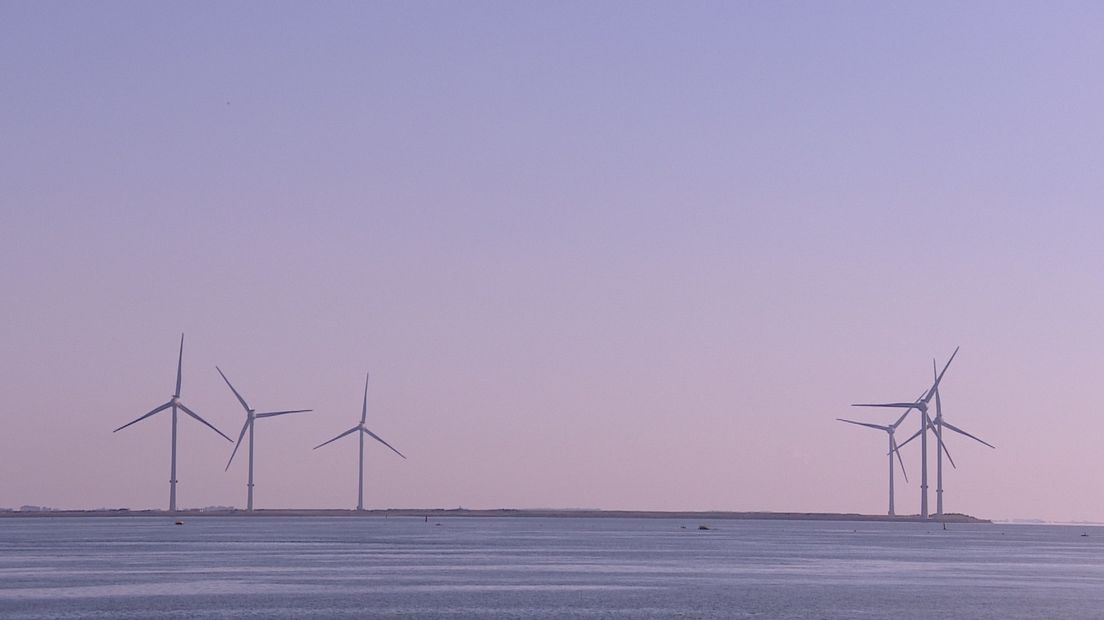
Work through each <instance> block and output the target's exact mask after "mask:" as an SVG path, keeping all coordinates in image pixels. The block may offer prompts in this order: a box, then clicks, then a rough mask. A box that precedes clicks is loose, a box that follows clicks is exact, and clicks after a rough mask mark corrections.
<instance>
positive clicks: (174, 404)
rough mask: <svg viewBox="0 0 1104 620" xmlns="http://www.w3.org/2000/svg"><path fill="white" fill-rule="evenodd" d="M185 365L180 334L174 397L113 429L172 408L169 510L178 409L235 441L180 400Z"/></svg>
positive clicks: (173, 502) (173, 485)
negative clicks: (181, 379) (182, 371)
mask: <svg viewBox="0 0 1104 620" xmlns="http://www.w3.org/2000/svg"><path fill="white" fill-rule="evenodd" d="M183 365H184V334H180V354H179V356H177V358H176V391H175V392H173V395H172V398H170V399H169V402H167V403H165V404H164V405H161V406H159V407H157V408H155V409H154V410H153V411H150V412H149V413H147V414H146V415H144V416H142V417H140V418H138V419H137V420H134V421H133V422H128V423H126V424H124V425H122V426H120V427H119V428H117V429H115V430H114V431H112V432H113V433H118V432H119V431H121V430H123V429H124V428H126V427H128V426H130V425H131V424H136V423H138V422H141V421H142V420H145V419H146V418H148V417H150V416H152V415H155V414H157V413H160V412H162V411H164V410H166V409H170V408H171V409H172V466H171V469H170V473H169V511H170V512H176V411H177V410H178V409H179V410H181V411H183V412H184V413H186V414H188V415H190V416H192V417H193V418H195V419H196V420H198V421H199V422H202V423H203V425H204V426H206V427H207V428H209V429H211V430H213V431H215V432H216V433H218V434H219V435H222V436H223V437H224V438H226V441H230V442H232V441H234V440H233V439H230V438H229V437H226V435H225V434H224V433H223V432H222V431H220V430H219V429H217V428H215V427H214V426H212V425H211V423H210V422H208V421H207V420H204V419H203V418H201V417H199V414H198V413H196V412H194V411H192V410H191V409H189V408H188V407H187V406H186V405H185V404H184V403H183V402H182V401H181V400H180V378H181V367H182V366H183Z"/></svg>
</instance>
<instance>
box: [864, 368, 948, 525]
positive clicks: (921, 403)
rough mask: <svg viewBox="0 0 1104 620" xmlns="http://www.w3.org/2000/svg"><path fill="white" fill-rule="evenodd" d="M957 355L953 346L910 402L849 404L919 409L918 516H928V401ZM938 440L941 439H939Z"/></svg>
mask: <svg viewBox="0 0 1104 620" xmlns="http://www.w3.org/2000/svg"><path fill="white" fill-rule="evenodd" d="M956 355H958V347H955V350H954V353H952V354H951V359H949V360H947V365H946V366H944V367H943V371H942V372H940V373H939V374H938V375H936V377H935V383H934V384H933V385H932V386H931V388H930V389H928V390H926V391H925V392H924V395H923V396H922V397H920V398H918V399H916V400H915V401H913V402H911V403H874V404H871V403H857V404H854V405H851V406H852V407H892V408H897V409H906V411H905V413H906V414H907V413H908V410H912V409H919V410H920V430H919V431H918V432H917V434H918V435H920V516H921V517H923V518H925V519H927V518H928V433H927V429H928V423H929V421H930V418H929V417H928V403H930V402H931V399H932V397H933V396H935V393H936V391H937V390H938V389H939V382H940V381H942V380H943V374H944V373H946V372H947V368H948V367H950V365H951V362H953V361H954V358H955V356H956ZM940 442H942V440H941V439H940Z"/></svg>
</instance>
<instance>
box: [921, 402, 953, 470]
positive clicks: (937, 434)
mask: <svg viewBox="0 0 1104 620" xmlns="http://www.w3.org/2000/svg"><path fill="white" fill-rule="evenodd" d="M924 417H927V418H928V426H930V427H931V428H932V429H933V430H934V433H933V434H934V435H935V440H936V441H938V442H939V445H940V447H942V448H943V454H946V455H947V460H948V461H950V462H951V467H953V468H955V469H958V465H955V462H954V459H953V458H951V451H950V450H948V449H947V444H945V443H943V437H942V435H943V433H942V432H941V429H939V427H938V426H936V425H935V423H934V422H932V419H931V418H930V417H928V416H927V415H926V414H925V416H924Z"/></svg>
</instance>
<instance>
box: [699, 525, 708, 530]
mask: <svg viewBox="0 0 1104 620" xmlns="http://www.w3.org/2000/svg"><path fill="white" fill-rule="evenodd" d="M698 529H699V530H708V529H709V526H708V525H699V526H698Z"/></svg>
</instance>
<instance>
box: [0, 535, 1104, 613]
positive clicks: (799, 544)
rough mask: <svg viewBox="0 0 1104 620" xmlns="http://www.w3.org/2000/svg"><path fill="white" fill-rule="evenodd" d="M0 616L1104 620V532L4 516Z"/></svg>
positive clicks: (1, 539) (0, 561)
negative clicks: (1090, 619) (1022, 619)
mask: <svg viewBox="0 0 1104 620" xmlns="http://www.w3.org/2000/svg"><path fill="white" fill-rule="evenodd" d="M703 528H708V529H703ZM0 618H12V619H23V618H27V619H30V618H141V619H147V618H895V619H902V618H923V619H925V620H930V619H931V618H994V619H1008V618H1032V619H1036V618H1104V528H1097V527H1091V526H1084V527H1082V526H1050V525H1007V524H948V525H947V527H946V529H943V527H942V526H941V525H940V524H938V523H882V522H843V521H743V520H718V521H711V522H700V521H695V520H690V519H670V518H660V519H657V518H535V517H520V518H513V517H439V518H432V517H431V518H429V520H428V521H426V520H425V519H423V518H421V517H418V518H414V517H390V518H385V517H319V518H309V517H241V516H238V517H184V518H183V525H175V519H172V518H167V517H106V518H71V517H69V518H66V517H34V518H3V519H0Z"/></svg>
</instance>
